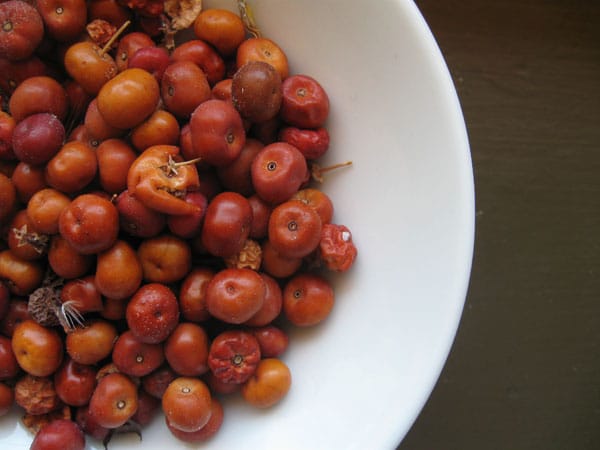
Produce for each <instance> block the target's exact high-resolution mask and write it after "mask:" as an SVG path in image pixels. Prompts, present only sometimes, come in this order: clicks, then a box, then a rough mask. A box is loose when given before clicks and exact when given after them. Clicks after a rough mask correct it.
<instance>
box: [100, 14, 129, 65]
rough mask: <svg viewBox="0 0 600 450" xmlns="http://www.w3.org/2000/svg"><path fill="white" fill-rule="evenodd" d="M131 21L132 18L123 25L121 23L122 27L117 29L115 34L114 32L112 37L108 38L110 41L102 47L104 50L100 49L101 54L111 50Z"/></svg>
mask: <svg viewBox="0 0 600 450" xmlns="http://www.w3.org/2000/svg"><path fill="white" fill-rule="evenodd" d="M130 23H131V20H127V21H125V23H124V24H123V25H121V27H120V28H119V29H118V30H117V31H115V34H113V35H112V36H111V37H110V39H109V40H108V42H107V43H106V44H105V45H104V47H102V50H100V56H103V55H104V54H105V53H106V52H108V51H109V50H110V48H111V47H112V45H113V44H114V43H115V41H116V40H117V39H118V38H119V36H120V35H121V34H123V31H125V28H127V27H128V26H129V24H130Z"/></svg>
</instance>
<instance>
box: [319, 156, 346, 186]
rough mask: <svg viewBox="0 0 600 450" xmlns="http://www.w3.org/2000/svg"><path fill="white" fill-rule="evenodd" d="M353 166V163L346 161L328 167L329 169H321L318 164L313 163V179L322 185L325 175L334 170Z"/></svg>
mask: <svg viewBox="0 0 600 450" xmlns="http://www.w3.org/2000/svg"><path fill="white" fill-rule="evenodd" d="M351 165H352V161H345V162H343V163H338V164H333V165H331V166H327V167H321V166H319V165H318V164H315V163H313V164H312V166H311V168H310V171H311V175H312V177H313V178H314V179H315V180H317V181H318V182H319V183H322V182H323V174H324V173H327V172H331V171H332V170H335V169H340V168H342V167H348V166H351Z"/></svg>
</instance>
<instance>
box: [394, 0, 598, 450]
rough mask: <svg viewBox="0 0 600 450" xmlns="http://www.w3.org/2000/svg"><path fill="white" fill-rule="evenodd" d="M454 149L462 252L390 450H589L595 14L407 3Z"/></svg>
mask: <svg viewBox="0 0 600 450" xmlns="http://www.w3.org/2000/svg"><path fill="white" fill-rule="evenodd" d="M416 4H417V6H418V7H419V8H420V9H421V11H422V13H423V15H424V17H425V19H426V20H427V22H428V23H429V26H430V28H431V30H432V32H433V34H434V36H435V37H436V40H437V41H438V44H439V46H440V48H441V50H442V52H443V54H444V56H445V58H446V62H447V64H448V66H449V69H450V72H451V74H452V77H453V80H454V82H455V85H456V89H457V91H458V95H459V97H460V100H461V104H462V107H463V111H464V116H465V120H466V124H467V129H468V133H469V137H470V143H471V151H472V158H473V166H474V174H475V186H476V241H475V255H474V262H473V271H472V279H471V284H470V289H469V294H468V298H467V302H466V305H465V309H464V313H463V317H462V321H461V324H460V327H459V330H458V334H457V336H456V340H455V343H454V346H453V349H452V352H451V354H450V356H449V359H448V361H447V363H446V366H445V369H444V371H443V373H442V375H441V377H440V379H439V381H438V383H437V386H436V388H435V390H434V392H433V393H432V395H431V397H430V399H429V401H428V403H427V405H426V407H425V409H424V410H423V411H422V413H421V415H420V417H419V418H418V420H417V421H416V423H415V424H414V426H413V428H412V430H411V431H410V432H409V434H408V435H407V436H406V438H405V439H404V441H403V442H402V444H401V445H400V446H399V449H401V450H454V449H456V450H471V449H473V450H495V449H498V450H521V449H523V450H537V449H540V450H542V449H543V450H553V449H557V450H558V449H561V450H562V449H568V450H571V449H576V450H584V449H585V450H587V449H590V450H592V449H594V450H596V449H600V1H598V0H417V1H416Z"/></svg>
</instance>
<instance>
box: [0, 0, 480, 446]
mask: <svg viewBox="0 0 600 450" xmlns="http://www.w3.org/2000/svg"><path fill="white" fill-rule="evenodd" d="M248 3H250V4H251V6H252V7H253V11H254V13H255V18H256V21H257V23H258V24H259V26H260V28H261V29H262V31H263V34H264V35H265V36H267V37H270V38H272V39H273V40H275V41H276V42H278V43H279V44H280V46H281V47H282V48H283V49H284V50H285V51H286V53H287V55H288V57H289V59H290V64H291V72H292V73H305V74H308V75H311V76H313V77H314V78H316V79H317V80H319V81H320V82H321V83H322V84H323V86H324V87H325V88H326V90H327V91H328V93H329V96H330V100H331V105H332V111H331V118H330V121H329V124H328V127H329V130H330V132H331V142H332V146H331V149H330V151H329V152H328V154H327V158H326V160H325V163H327V162H342V161H346V160H352V161H353V165H352V166H351V167H349V168H345V169H342V170H339V171H337V172H336V173H332V174H330V175H329V176H327V178H326V181H325V184H324V185H323V189H324V190H325V191H326V192H327V193H328V194H329V195H330V196H331V198H332V199H333V201H334V204H335V207H336V212H335V218H334V219H335V220H334V221H335V222H338V223H344V224H346V225H347V226H349V227H350V229H351V230H352V232H353V236H354V240H355V243H356V245H357V247H358V250H359V255H358V258H357V261H356V263H355V265H354V267H353V268H352V269H351V271H350V272H348V273H346V274H343V275H341V276H338V277H336V280H335V290H336V305H335V308H334V310H333V313H332V315H331V316H330V317H329V318H328V319H327V320H326V321H325V322H324V323H322V324H320V325H319V326H317V327H316V328H313V329H307V330H296V331H294V332H292V334H291V345H290V348H289V350H288V352H287V353H286V354H284V360H285V361H286V363H287V364H288V365H289V367H290V369H291V371H292V376H293V383H292V389H291V391H290V393H289V394H288V396H287V397H286V398H285V399H284V401H283V402H281V403H280V404H279V405H277V406H276V407H274V408H272V409H270V410H267V411H257V410H255V409H252V408H251V407H249V406H247V405H245V404H244V403H243V402H242V401H240V400H239V399H231V400H227V401H226V402H225V405H224V406H225V421H224V423H223V427H222V428H221V430H220V431H219V433H218V434H217V435H216V436H215V437H214V438H213V439H212V440H211V441H209V442H208V443H206V444H203V445H202V446H201V447H202V448H203V449H207V450H208V449H234V448H244V449H247V450H250V449H275V450H282V449H289V450H291V449H303V450H319V449H323V450H331V449H361V450H362V449H392V448H395V447H396V446H397V445H398V443H399V442H400V441H401V440H402V438H403V436H404V435H405V433H406V432H407V431H408V429H409V428H410V426H411V424H412V423H413V421H414V420H415V418H416V417H417V415H418V413H419V411H420V410H421V408H422V406H423V404H424V403H425V401H426V399H427V397H428V396H429V394H430V392H431V390H432V389H433V386H434V384H435V382H436V380H437V378H438V376H439V374H440V371H441V369H442V366H443V364H444V362H445V360H446V357H447V355H448V352H449V350H450V347H451V344H452V342H453V339H454V335H455V332H456V328H457V326H458V322H459V318H460V315H461V312H462V307H463V304H464V299H465V295H466V290H467V285H468V278H469V274H470V267H471V257H472V250H473V236H474V220H473V218H474V190H473V179H472V178H473V177H472V168H471V160H470V153H469V145H468V140H467V135H466V132H465V126H464V122H463V117H462V114H461V109H460V105H459V102H458V100H457V96H456V93H455V91H454V87H453V84H452V81H451V78H450V76H449V73H448V70H447V68H446V66H445V64H444V60H443V58H442V55H441V53H440V51H439V49H438V47H437V45H436V43H435V41H434V38H433V37H432V35H431V33H430V31H429V29H428V27H427V25H426V23H425V21H424V20H423V18H422V16H421V15H420V13H419V11H418V10H417V7H416V6H415V5H414V3H413V2H412V1H409V0H379V1H374V2H364V1H361V0H302V1H300V0H297V1H283V0H251V1H249V2H248ZM204 6H205V8H208V7H227V8H230V9H232V10H235V7H236V3H235V1H233V0H227V1H225V0H221V1H219V0H212V1H210V0H205V2H204ZM236 398H237V397H236ZM17 421H18V420H17V417H16V415H12V416H9V417H3V418H0V445H1V447H2V448H10V449H15V450H16V449H26V448H29V445H30V442H31V436H30V434H29V433H28V432H26V431H24V430H23V428H22V427H21V425H20V424H17ZM88 445H89V446H93V447H94V448H101V445H100V444H99V443H97V442H94V441H91V440H89V439H88ZM182 447H183V448H186V447H188V445H186V444H184V443H182V442H180V441H178V440H176V439H175V438H174V437H172V436H171V434H170V433H169V432H168V431H167V429H166V427H165V425H164V422H163V418H162V417H157V418H156V420H155V422H154V423H153V424H152V425H151V426H150V427H149V428H147V429H146V430H145V431H144V434H143V441H142V442H139V440H138V439H137V437H136V436H134V435H123V436H119V437H117V438H115V439H114V440H113V441H112V442H111V445H110V449H111V450H118V449H134V448H140V449H142V448H143V449H167V448H169V449H170V448H182ZM189 447H197V446H189Z"/></svg>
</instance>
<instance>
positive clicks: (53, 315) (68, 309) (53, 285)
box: [27, 273, 83, 332]
mask: <svg viewBox="0 0 600 450" xmlns="http://www.w3.org/2000/svg"><path fill="white" fill-rule="evenodd" d="M62 285H63V280H62V278H58V277H57V276H56V275H55V274H53V273H48V274H46V277H45V278H44V281H43V282H42V285H41V286H40V287H39V288H37V289H36V290H35V291H33V292H32V293H31V294H30V295H29V300H28V303H27V310H28V312H29V314H30V315H31V317H32V319H33V320H35V321H36V322H37V323H39V324H40V325H43V326H48V327H53V326H58V325H60V326H62V327H63V329H64V330H65V331H66V332H68V331H72V330H73V329H74V328H75V327H77V326H78V325H79V326H82V325H83V316H82V315H81V313H80V312H79V311H78V310H77V308H75V306H74V305H73V303H74V302H72V301H67V302H64V303H63V302H62V300H61V298H60V292H61V287H62Z"/></svg>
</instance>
